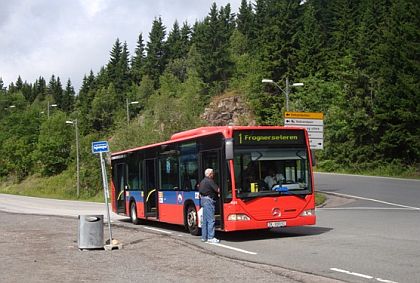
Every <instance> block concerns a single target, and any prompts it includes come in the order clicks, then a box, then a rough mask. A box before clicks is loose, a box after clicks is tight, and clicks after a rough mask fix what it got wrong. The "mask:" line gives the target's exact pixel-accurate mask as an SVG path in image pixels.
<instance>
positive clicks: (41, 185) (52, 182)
mask: <svg viewBox="0 0 420 283" xmlns="http://www.w3.org/2000/svg"><path fill="white" fill-rule="evenodd" d="M0 193H4V194H14V195H23V196H32V197H42V198H53V199H65V200H86V201H94V202H103V201H104V197H103V193H102V190H101V191H100V192H99V193H98V194H97V195H95V196H93V197H92V196H88V195H87V194H84V192H83V189H82V188H81V189H80V197H79V198H78V197H77V189H76V181H75V177H74V174H73V172H71V171H65V172H63V173H61V174H59V175H56V176H52V177H48V178H46V177H41V176H39V175H32V176H29V177H28V178H26V179H25V180H24V181H22V182H21V183H9V182H5V183H2V184H1V186H0Z"/></svg>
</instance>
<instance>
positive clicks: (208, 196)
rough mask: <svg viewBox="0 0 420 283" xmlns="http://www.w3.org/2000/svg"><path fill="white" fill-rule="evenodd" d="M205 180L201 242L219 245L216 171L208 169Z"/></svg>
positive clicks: (201, 184) (201, 186)
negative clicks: (216, 209)
mask: <svg viewBox="0 0 420 283" xmlns="http://www.w3.org/2000/svg"><path fill="white" fill-rule="evenodd" d="M204 175H205V177H204V179H203V180H202V181H201V182H200V186H199V192H200V197H201V206H202V207H203V222H202V224H201V241H202V242H206V241H207V242H209V243H218V242H220V241H219V240H218V239H216V238H215V237H214V222H215V219H214V211H215V204H216V198H217V197H218V194H219V187H218V186H217V185H216V183H215V182H214V180H213V178H214V171H213V169H211V168H207V169H206V171H204Z"/></svg>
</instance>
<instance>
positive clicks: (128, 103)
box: [126, 98, 139, 125]
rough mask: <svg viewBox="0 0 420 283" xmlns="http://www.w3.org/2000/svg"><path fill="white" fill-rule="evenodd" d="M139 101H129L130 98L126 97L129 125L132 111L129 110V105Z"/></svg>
mask: <svg viewBox="0 0 420 283" xmlns="http://www.w3.org/2000/svg"><path fill="white" fill-rule="evenodd" d="M138 103H139V102H138V101H131V102H129V101H128V98H127V99H126V105H127V125H129V124H130V112H129V106H130V105H132V104H138Z"/></svg>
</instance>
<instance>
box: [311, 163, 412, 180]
mask: <svg viewBox="0 0 420 283" xmlns="http://www.w3.org/2000/svg"><path fill="white" fill-rule="evenodd" d="M314 169H315V171H317V172H332V173H343V174H357V175H365V176H382V177H398V178H408V179H420V165H416V166H404V165H402V164H401V163H398V162H392V163H386V164H384V163H379V162H374V163H364V164H354V165H353V166H352V167H349V166H345V165H341V164H338V163H337V162H336V161H334V160H323V161H319V162H318V164H317V166H316V167H314Z"/></svg>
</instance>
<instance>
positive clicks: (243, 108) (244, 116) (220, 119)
mask: <svg viewBox="0 0 420 283" xmlns="http://www.w3.org/2000/svg"><path fill="white" fill-rule="evenodd" d="M201 118H202V119H204V120H205V121H207V122H208V124H209V125H210V126H226V125H233V126H252V125H255V124H256V123H255V118H254V115H253V113H252V111H251V110H250V108H249V106H248V105H247V104H246V102H245V101H244V100H243V98H242V97H241V96H240V95H238V94H236V93H225V94H223V95H221V96H217V97H214V98H213V99H212V102H211V103H210V104H209V106H208V107H207V108H205V109H204V113H203V114H202V115H201Z"/></svg>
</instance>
